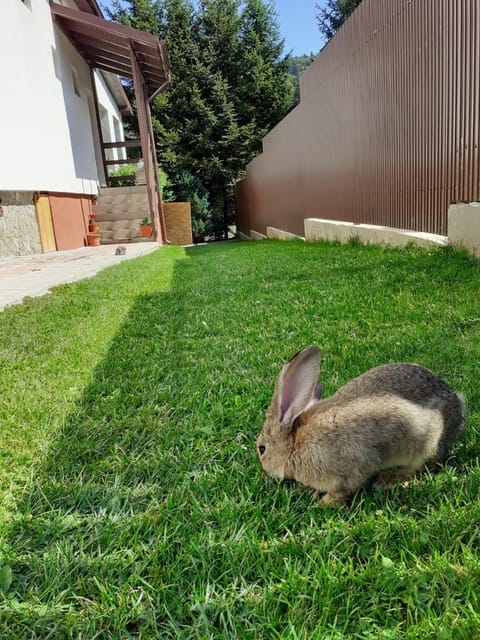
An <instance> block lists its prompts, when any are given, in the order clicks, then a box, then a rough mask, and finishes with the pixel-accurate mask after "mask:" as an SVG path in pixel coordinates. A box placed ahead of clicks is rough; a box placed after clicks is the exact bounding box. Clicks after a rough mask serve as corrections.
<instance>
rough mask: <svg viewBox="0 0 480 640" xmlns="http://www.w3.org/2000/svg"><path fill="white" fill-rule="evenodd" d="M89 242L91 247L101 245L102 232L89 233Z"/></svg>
mask: <svg viewBox="0 0 480 640" xmlns="http://www.w3.org/2000/svg"><path fill="white" fill-rule="evenodd" d="M87 244H88V246H89V247H98V246H99V245H100V234H99V233H87Z"/></svg>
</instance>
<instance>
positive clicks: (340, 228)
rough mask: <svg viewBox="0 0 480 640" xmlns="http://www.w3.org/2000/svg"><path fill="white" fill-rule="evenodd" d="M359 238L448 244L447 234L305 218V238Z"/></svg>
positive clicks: (388, 242)
mask: <svg viewBox="0 0 480 640" xmlns="http://www.w3.org/2000/svg"><path fill="white" fill-rule="evenodd" d="M352 239H358V240H359V241H360V242H362V243H363V244H385V245H389V246H392V247H403V246H406V245H407V244H415V245H420V246H425V245H431V244H437V245H438V244H439V245H445V244H447V238H446V237H445V236H439V235H435V234H433V233H423V232H420V231H408V230H406V229H392V228H390V227H382V226H379V225H373V224H354V223H353V222H338V221H334V220H323V219H321V218H307V219H306V220H305V240H330V241H337V242H349V241H350V240H352Z"/></svg>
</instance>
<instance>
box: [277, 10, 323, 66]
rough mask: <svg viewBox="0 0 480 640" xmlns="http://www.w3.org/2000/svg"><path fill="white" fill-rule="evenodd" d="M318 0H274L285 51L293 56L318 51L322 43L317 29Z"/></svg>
mask: <svg viewBox="0 0 480 640" xmlns="http://www.w3.org/2000/svg"><path fill="white" fill-rule="evenodd" d="M316 2H317V4H319V5H322V4H323V2H321V1H320V0H275V5H276V8H277V14H278V21H279V26H280V33H281V35H282V37H283V38H285V53H288V52H289V51H290V50H292V54H293V55H294V56H299V55H302V53H307V54H309V53H310V52H311V51H313V53H318V52H319V50H320V49H321V47H322V46H323V44H324V40H323V36H322V34H321V33H320V31H319V30H318V27H317V19H316V17H315V16H316V9H315V3H316Z"/></svg>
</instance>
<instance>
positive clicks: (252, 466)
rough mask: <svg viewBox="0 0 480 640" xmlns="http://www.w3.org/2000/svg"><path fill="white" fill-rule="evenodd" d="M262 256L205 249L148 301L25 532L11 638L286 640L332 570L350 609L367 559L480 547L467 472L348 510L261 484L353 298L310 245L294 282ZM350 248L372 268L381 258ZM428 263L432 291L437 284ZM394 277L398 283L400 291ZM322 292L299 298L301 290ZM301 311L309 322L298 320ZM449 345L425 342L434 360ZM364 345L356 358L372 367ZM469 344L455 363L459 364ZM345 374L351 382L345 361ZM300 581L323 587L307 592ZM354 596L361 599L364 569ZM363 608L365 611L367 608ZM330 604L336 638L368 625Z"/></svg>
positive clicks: (360, 273)
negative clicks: (300, 606)
mask: <svg viewBox="0 0 480 640" xmlns="http://www.w3.org/2000/svg"><path fill="white" fill-rule="evenodd" d="M297 246H299V247H300V246H301V245H297ZM245 251H246V249H245V246H244V245H240V244H229V245H223V246H222V245H220V246H217V247H199V248H195V249H192V250H189V251H188V252H187V255H188V257H189V258H191V259H187V260H182V261H178V262H177V263H176V265H175V271H174V275H173V281H172V286H171V288H170V290H169V291H168V292H164V293H158V294H151V295H143V296H140V297H139V298H138V299H137V300H136V302H135V305H134V306H133V307H132V309H131V311H130V313H129V315H128V317H127V318H126V319H125V322H124V324H123V326H122V327H121V330H120V331H119V332H118V334H117V335H116V336H115V339H114V340H113V342H112V343H111V345H110V348H109V351H108V354H107V355H106V357H105V359H104V361H103V362H102V363H101V365H100V366H99V367H98V368H97V370H96V371H95V375H94V379H93V381H92V383H91V384H90V386H89V387H88V388H87V389H86V390H85V393H84V395H83V397H82V399H81V401H80V402H79V404H78V407H77V409H76V411H75V412H74V413H73V414H72V415H71V416H70V418H69V420H68V422H67V425H66V427H65V429H64V430H63V432H62V433H61V435H60V436H59V437H58V439H57V440H56V441H55V442H53V443H52V445H51V448H50V451H49V454H48V457H47V459H46V460H45V462H44V464H43V465H42V467H41V469H39V470H38V473H37V474H36V478H35V482H34V483H33V486H32V487H31V489H30V490H29V492H28V495H27V497H26V500H25V503H24V504H23V506H22V507H21V509H20V513H21V514H22V515H21V516H20V517H19V519H18V521H17V522H16V523H14V525H13V527H12V530H11V535H10V545H11V548H10V550H9V552H8V553H7V557H10V558H11V564H12V567H13V583H12V587H11V589H10V592H9V595H8V598H6V599H5V600H4V604H3V607H2V608H1V609H0V630H2V632H3V634H2V637H5V638H22V637H29V638H35V637H38V638H46V637H55V638H56V637H72V638H73V637H75V638H77V637H89V638H93V637H95V638H97V637H98V638H112V637H115V638H116V637H118V638H123V637H125V638H127V637H142V638H153V637H185V638H190V637H198V638H200V637H219V638H222V637H245V636H247V635H248V634H251V633H255V630H257V631H258V630H259V629H263V630H264V632H265V634H266V636H265V637H269V634H278V633H280V632H281V629H282V627H283V625H284V624H285V621H286V620H287V619H288V618H289V616H291V610H290V600H289V598H290V596H292V593H293V594H298V593H300V594H301V593H304V596H305V598H307V597H310V598H311V597H312V596H311V594H310V592H311V587H312V584H311V582H309V580H310V579H313V578H308V579H307V576H310V572H312V571H317V572H320V573H319V579H321V580H322V581H323V586H324V587H325V585H326V584H328V588H327V590H326V594H327V596H326V597H327V598H330V599H331V600H332V601H333V602H336V601H338V600H341V598H342V594H344V593H345V588H346V587H345V585H344V584H341V583H338V581H337V582H335V576H334V575H333V574H334V572H335V570H338V569H339V568H340V565H343V566H347V565H348V564H349V563H350V562H351V561H352V554H353V557H354V558H356V560H355V561H356V562H358V563H360V565H361V563H362V562H368V561H369V560H371V559H372V558H376V557H378V554H379V553H382V554H383V555H385V556H387V555H394V554H397V555H398V554H400V551H401V550H402V549H403V550H404V552H405V553H411V554H416V555H417V556H418V557H419V558H423V557H426V556H427V555H429V554H430V553H431V548H432V541H433V540H435V541H436V542H435V544H436V546H437V549H438V551H439V553H452V554H453V555H454V554H455V551H452V549H453V548H454V549H456V550H458V549H459V548H460V547H461V546H462V545H464V544H468V542H469V540H470V537H471V529H470V528H469V527H468V526H467V525H468V522H469V521H471V518H472V517H473V515H474V514H473V513H472V511H471V510H470V508H469V507H470V506H471V505H472V504H474V503H475V502H476V499H477V496H478V491H479V484H480V480H479V474H478V470H476V471H472V472H471V473H469V474H468V473H466V474H465V475H462V476H461V477H459V474H458V473H455V469H453V468H451V469H450V470H447V472H446V473H444V474H439V475H438V476H437V477H436V478H434V479H433V480H431V481H430V482H429V479H426V478H424V479H422V480H421V481H419V482H418V483H416V484H415V485H414V486H412V487H410V488H408V489H404V488H398V489H394V490H393V491H392V492H391V493H390V494H387V495H377V494H374V493H373V492H368V491H367V492H360V493H359V494H358V495H357V496H356V497H355V500H354V504H353V506H352V509H351V510H350V511H342V512H340V513H332V512H329V511H325V512H323V511H320V510H318V509H317V508H316V507H315V499H314V498H312V496H311V494H310V493H309V492H308V491H306V490H304V489H303V488H302V487H299V486H298V485H293V484H277V483H274V482H272V481H270V480H268V479H266V478H265V477H264V476H262V475H261V473H260V471H259V467H258V464H257V460H256V455H255V450H254V439H255V436H256V435H257V433H258V430H259V428H260V426H261V422H262V420H263V412H264V409H265V406H266V404H267V403H268V400H269V397H270V393H271V388H272V387H271V383H272V382H273V379H274V377H275V376H276V374H277V371H278V369H279V366H280V363H281V362H282V360H283V359H284V357H285V355H286V354H287V353H290V354H291V353H293V352H294V351H295V350H297V349H298V347H299V346H302V345H303V344H308V343H309V342H312V341H315V340H316V338H315V336H316V335H317V336H318V332H319V324H320V326H321V330H322V331H323V332H324V334H326V333H327V329H328V326H329V325H328V319H329V317H330V314H331V309H332V307H331V306H330V305H331V304H332V303H331V300H330V301H328V300H327V302H325V303H323V304H321V303H319V306H320V307H321V308H320V311H321V312H322V314H323V318H324V319H325V318H327V322H325V321H324V324H323V325H322V322H321V321H320V318H319V312H318V310H316V309H315V308H313V307H315V304H314V305H312V302H311V301H312V300H317V299H319V296H320V294H319V291H324V290H325V291H327V293H328V295H329V296H331V295H333V294H332V287H333V286H334V283H335V281H336V279H337V275H336V272H337V269H338V268H339V267H338V265H337V264H335V261H334V260H333V258H332V255H333V254H332V253H331V251H332V250H331V249H330V250H329V251H328V252H327V256H326V259H324V264H323V269H322V275H321V274H320V268H319V266H318V262H317V261H318V259H319V255H318V254H316V253H315V252H314V250H313V249H312V248H308V247H303V248H302V249H301V256H300V257H301V259H300V260H298V259H297V258H295V256H293V254H292V248H285V250H284V251H283V253H282V252H280V253H276V254H275V255H276V256H277V260H279V259H282V260H284V263H285V264H284V266H283V267H281V268H279V266H278V262H277V263H275V264H272V262H271V255H270V254H269V249H268V245H258V248H255V249H253V248H251V249H248V251H254V252H255V255H256V260H255V261H249V259H248V256H247V257H245ZM317 251H318V250H317ZM349 251H350V252H351V257H352V264H354V262H355V260H357V261H358V260H359V257H358V256H359V253H360V252H361V249H359V248H355V247H352V248H350V249H349ZM369 255H370V254H369ZM371 255H372V259H371V260H370V261H369V260H366V261H365V258H364V262H363V264H362V265H361V268H358V269H354V268H353V267H352V271H351V274H350V279H351V281H353V284H355V282H357V284H358V283H361V282H362V281H364V280H365V279H367V280H371V282H372V290H374V293H372V295H374V299H373V300H372V302H371V305H370V306H369V308H372V309H373V308H375V307H376V306H378V300H379V299H381V300H383V301H384V302H385V300H390V297H389V296H391V295H392V291H391V289H390V290H388V291H386V292H385V294H384V295H383V296H382V294H381V284H380V285H378V283H377V284H375V285H374V284H373V283H374V282H375V279H376V278H378V277H380V278H381V275H380V272H379V265H378V256H379V254H378V252H377V253H375V254H371ZM259 256H260V258H259ZM262 256H263V258H264V261H263V266H262V259H261V257H262ZM302 257H303V260H302ZM269 260H270V261H269ZM405 260H407V258H405ZM425 260H426V262H427V263H428V259H427V258H425ZM260 266H262V270H261V271H259V268H260ZM428 266H429V270H427V271H428V273H423V274H420V275H421V281H422V283H423V282H424V281H428V280H430V278H431V273H433V271H434V269H435V264H431V262H430V263H428ZM316 268H317V269H319V273H318V274H317V273H316V272H315V271H314V269H316ZM383 268H385V265H383ZM430 269H431V271H430ZM282 273H283V280H284V282H283V284H282V285H281V288H280V289H279V286H280V285H278V281H279V280H280V276H281V274H282ZM420 275H418V277H420ZM393 277H394V276H392V274H391V273H390V272H389V271H388V269H387V271H386V272H385V274H384V277H383V278H384V279H383V282H384V283H385V282H387V281H389V280H391V279H392V278H393ZM405 277H406V276H404V280H405ZM302 278H303V282H304V286H303V288H302V289H301V291H299V290H298V287H297V288H294V286H293V283H295V282H297V283H298V281H302ZM396 278H397V279H398V278H399V275H398V274H397V275H396ZM401 281H402V278H401V277H400V282H401ZM289 282H290V283H291V287H290V286H289ZM272 283H277V284H272ZM416 284H417V283H414V285H413V286H414V287H415V286H416ZM349 286H352V282H350V283H349ZM358 286H361V285H360V284H359V285H358ZM375 292H376V293H375ZM325 295H327V294H325ZM342 295H347V294H346V292H344V293H342V292H340V293H339V294H338V296H339V297H338V296H337V299H336V304H337V307H336V308H338V304H341V298H342ZM418 295H420V298H419V304H425V305H426V304H427V303H428V301H429V300H431V296H430V295H429V293H428V290H425V291H424V293H423V294H422V293H420V294H418ZM375 296H380V298H378V297H376V298H375ZM320 299H321V298H320ZM302 305H303V306H302ZM307 306H308V307H309V309H308V311H307V310H306V307H307ZM350 307H351V308H350V316H349V318H343V319H342V321H347V320H348V322H351V323H352V324H356V325H357V334H361V333H362V331H364V332H365V334H366V337H368V335H369V332H370V333H371V327H370V326H369V325H368V323H367V324H365V326H364V327H363V329H361V328H360V329H359V328H358V327H361V326H362V322H363V321H364V313H365V305H360V306H358V308H357V307H355V305H353V304H351V305H350ZM288 309H296V310H300V311H299V316H300V317H298V318H293V319H292V318H291V316H290V314H289V313H288ZM412 313H413V315H412V319H409V321H412V322H413V321H414V319H415V318H416V317H417V316H416V312H415V310H413V311H412ZM302 314H303V315H302ZM392 314H393V315H395V314H397V315H398V311H397V310H396V309H393V310H389V311H388V313H386V312H385V313H384V318H383V319H384V321H385V323H387V324H388V323H391V322H393V320H392ZM400 322H401V318H400ZM436 331H438V327H436V326H433V327H426V328H425V331H424V335H425V350H426V351H428V350H429V349H430V346H431V343H432V341H434V340H435V337H436V334H435V332H436ZM389 332H390V333H391V328H389ZM361 338H362V336H361V335H359V339H360V342H359V346H358V349H357V350H356V351H355V349H353V352H352V353H351V354H350V358H351V359H352V360H355V358H357V359H361V357H362V353H363V351H364V343H363V342H362V339H361ZM330 339H335V338H330ZM337 339H338V337H337ZM344 339H345V341H346V342H348V341H349V340H350V339H351V338H350V337H349V336H347V337H346V338H344ZM282 340H283V341H284V343H285V344H282V345H281V346H279V342H280V341H282ZM370 345H371V346H370V350H374V355H373V356H372V354H371V352H370V357H371V358H377V359H378V358H380V357H381V353H382V351H385V350H387V349H388V347H389V346H390V347H391V348H392V351H394V350H395V349H397V350H398V345H397V346H395V338H394V337H392V341H391V344H385V336H384V335H379V336H377V337H376V338H375V339H374V340H372V341H371V343H370ZM372 345H373V346H372ZM403 348H405V349H406V350H407V351H408V349H410V348H411V346H410V345H408V342H407V343H405V344H404V345H403ZM458 348H459V347H458V344H457V345H451V346H449V347H448V348H447V347H445V348H444V349H443V352H442V357H443V358H444V361H443V362H444V363H445V366H448V362H449V361H450V359H451V358H454V357H455V352H458ZM420 349H421V346H420ZM430 357H432V356H431V355H430ZM433 357H435V355H434V356H433ZM327 364H329V366H330V371H329V373H331V369H332V364H334V362H333V361H330V363H327ZM474 446H475V443H474V441H473V439H472V440H470V441H469V442H467V443H466V444H465V445H464V447H463V449H462V450H461V452H460V456H461V457H460V460H459V463H460V464H464V465H466V468H465V471H467V472H468V461H469V460H470V459H471V456H472V453H473V451H474ZM452 492H453V495H452ZM457 496H458V497H457ZM477 515H478V514H477ZM445 518H448V523H449V524H448V532H447V533H446V532H445ZM425 532H427V533H425ZM398 540H400V542H401V544H400V543H399V542H398ZM339 545H341V546H343V547H344V550H343V551H337V550H338V549H339ZM332 554H334V555H335V554H337V555H338V554H339V556H340V559H337V560H335V561H334V560H333V559H332V558H333V556H332ZM312 558H313V560H312ZM312 562H313V565H312ZM332 563H333V564H332ZM322 565H325V567H327V569H328V571H327V573H325V574H323V573H322V571H320V569H319V567H320V566H322ZM295 571H296V572H297V574H298V575H305V576H306V577H305V580H306V582H304V583H302V584H299V585H297V586H295V584H296V583H295V579H294V577H292V575H293V574H292V572H293V573H295ZM457 578H458V577H457ZM457 578H455V579H457ZM349 580H350V583H351V586H352V585H353V586H354V587H359V584H360V583H359V582H358V581H357V580H360V578H358V576H356V574H355V572H354V573H353V574H352V576H351V577H350V578H349ZM290 581H293V582H292V583H291V582H290ZM454 584H455V580H454V579H453V578H452V585H454ZM318 586H319V585H316V586H315V588H318ZM364 588H365V589H367V591H368V592H371V593H372V594H373V593H374V592H375V590H376V589H378V588H379V586H378V584H377V583H376V582H375V581H374V580H372V581H371V584H369V585H368V586H365V587H364ZM380 588H381V587H380ZM439 589H440V587H439ZM392 593H393V592H392ZM308 594H310V595H308ZM287 596H288V598H287ZM352 597H353V601H352V602H351V603H349V604H348V606H354V605H355V599H356V598H357V596H352ZM372 597H373V596H372ZM391 597H392V598H393V597H394V596H393V595H392V596H391ZM358 599H359V602H360V601H361V596H360V593H359V594H358ZM318 605H319V601H318V599H315V598H313V599H312V600H311V601H309V604H308V605H304V606H306V607H307V610H306V611H304V612H303V614H302V615H303V616H304V618H303V619H300V620H299V622H298V624H299V628H303V627H304V628H305V629H307V630H309V632H313V630H314V623H313V622H312V621H311V612H312V611H313V610H315V609H317V607H318ZM323 607H324V609H325V611H324V613H323V614H322V615H324V617H325V625H327V624H333V620H335V619H337V618H338V616H339V615H340V617H341V616H342V615H344V616H345V620H347V619H348V607H347V608H346V609H343V610H342V609H341V607H340V609H337V610H335V611H329V610H328V607H327V604H326V603H323ZM339 611H340V613H339ZM341 611H343V613H341ZM272 614H273V617H272ZM376 615H378V624H387V622H388V623H389V624H390V623H391V624H401V623H402V621H403V622H404V620H405V618H404V617H402V616H403V614H402V612H401V611H399V612H398V616H397V617H394V618H392V619H391V620H390V618H388V616H387V618H388V620H387V618H385V617H383V618H382V615H383V614H382V613H381V612H379V613H378V614H376ZM439 615H440V614H439ZM348 624H350V623H347V622H345V625H347V627H348ZM325 628H326V626H325ZM157 634H158V635H157ZM271 637H275V636H271Z"/></svg>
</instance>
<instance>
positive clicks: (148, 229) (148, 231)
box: [140, 224, 153, 238]
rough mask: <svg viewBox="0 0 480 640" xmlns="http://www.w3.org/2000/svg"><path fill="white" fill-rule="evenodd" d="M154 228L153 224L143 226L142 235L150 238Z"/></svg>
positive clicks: (141, 227) (141, 228)
mask: <svg viewBox="0 0 480 640" xmlns="http://www.w3.org/2000/svg"><path fill="white" fill-rule="evenodd" d="M152 231H153V227H152V225H151V224H141V225H140V233H141V234H142V236H143V237H144V238H149V237H150V236H151V235H152Z"/></svg>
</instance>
